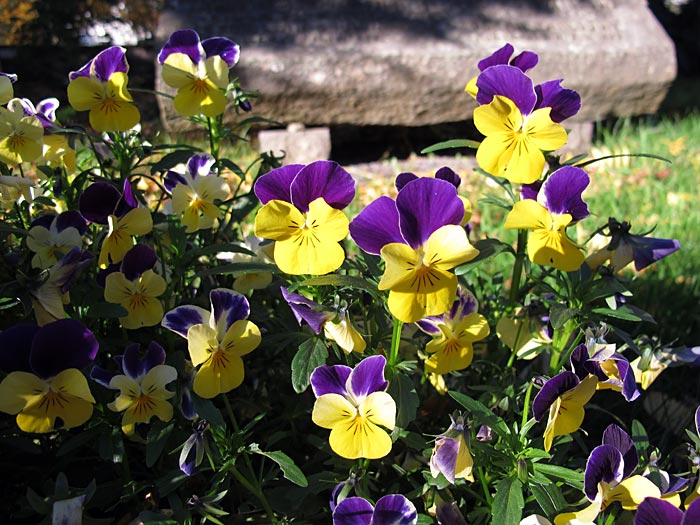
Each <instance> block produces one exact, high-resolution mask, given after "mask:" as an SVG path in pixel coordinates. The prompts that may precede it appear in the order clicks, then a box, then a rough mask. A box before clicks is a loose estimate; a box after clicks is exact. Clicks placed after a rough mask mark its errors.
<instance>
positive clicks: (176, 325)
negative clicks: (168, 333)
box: [162, 305, 209, 338]
mask: <svg viewBox="0 0 700 525" xmlns="http://www.w3.org/2000/svg"><path fill="white" fill-rule="evenodd" d="M205 313H206V314H207V317H205ZM208 323H209V319H208V312H206V310H204V309H202V308H199V307H196V306H190V305H186V306H178V307H177V308H175V309H173V310H170V311H169V312H168V313H167V314H165V316H164V317H163V321H162V325H163V326H164V327H165V328H167V329H168V330H172V331H173V332H175V333H176V334H180V335H181V336H182V337H185V338H186V337H187V331H188V330H189V329H190V328H191V327H192V326H194V325H197V324H204V325H207V324H208Z"/></svg>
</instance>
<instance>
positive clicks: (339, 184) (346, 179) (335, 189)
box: [290, 160, 355, 213]
mask: <svg viewBox="0 0 700 525" xmlns="http://www.w3.org/2000/svg"><path fill="white" fill-rule="evenodd" d="M290 195H291V198H292V204H294V206H296V207H297V208H298V209H299V211H302V212H304V213H305V212H307V211H308V210H309V204H310V203H311V202H313V201H315V200H316V199H318V198H319V197H323V200H325V201H326V203H327V204H328V205H329V206H330V207H332V208H336V209H338V210H342V209H343V208H345V207H346V206H347V205H348V204H350V203H351V202H352V199H353V198H354V197H355V181H354V180H353V178H352V176H351V175H350V174H349V173H348V172H347V171H345V169H343V168H342V167H341V166H340V164H338V163H337V162H334V161H332V160H318V161H316V162H312V163H311V164H307V165H306V166H304V167H303V168H301V169H300V170H299V173H297V175H296V177H294V180H293V181H292V184H291V186H290Z"/></svg>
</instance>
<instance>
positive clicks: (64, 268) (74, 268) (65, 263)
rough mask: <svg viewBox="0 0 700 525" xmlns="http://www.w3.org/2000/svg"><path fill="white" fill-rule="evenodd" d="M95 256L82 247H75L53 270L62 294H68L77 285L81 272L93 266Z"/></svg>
mask: <svg viewBox="0 0 700 525" xmlns="http://www.w3.org/2000/svg"><path fill="white" fill-rule="evenodd" d="M94 260H95V256H94V255H93V254H92V253H90V252H89V251H87V250H83V249H82V248H81V247H80V246H73V248H71V249H70V250H69V251H68V253H66V254H65V255H64V256H63V257H61V259H60V260H59V261H57V263H56V264H55V265H54V266H53V267H52V268H51V270H52V272H53V274H54V275H56V276H57V277H56V284H57V285H59V286H60V290H61V293H66V292H67V291H68V290H70V288H71V287H72V286H73V285H74V284H75V282H76V281H77V279H78V277H79V276H80V274H81V272H82V271H83V270H85V269H86V268H87V267H88V266H90V265H91V264H92V261H94Z"/></svg>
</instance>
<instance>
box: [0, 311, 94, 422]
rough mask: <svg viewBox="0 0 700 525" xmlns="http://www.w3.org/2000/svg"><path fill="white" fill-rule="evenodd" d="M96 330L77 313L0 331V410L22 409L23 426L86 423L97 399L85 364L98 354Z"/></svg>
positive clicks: (15, 411) (19, 415)
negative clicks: (0, 377) (0, 375)
mask: <svg viewBox="0 0 700 525" xmlns="http://www.w3.org/2000/svg"><path fill="white" fill-rule="evenodd" d="M97 348H98V343H97V339H96V338H95V336H94V335H93V333H92V332H91V331H90V330H88V329H87V328H86V327H85V326H84V325H83V324H82V323H80V322H79V321H76V320H75V319H61V320H59V321H55V322H53V323H50V324H47V325H45V326H42V327H41V328H39V327H36V326H28V325H16V326H13V327H11V328H8V329H7V330H4V331H3V332H0V369H2V370H3V371H4V372H7V373H8V375H7V376H6V377H5V379H3V380H2V382H1V383H0V412H5V413H7V414H13V415H14V414H16V415H17V418H16V419H17V426H19V428H20V429H21V430H22V431H24V432H36V433H47V432H51V431H52V430H54V429H56V428H57V427H62V428H73V427H77V426H80V425H82V424H83V423H85V422H86V421H87V420H88V419H90V417H91V416H92V410H93V404H94V403H95V399H94V398H93V397H92V394H91V393H90V387H89V386H88V382H87V379H86V378H85V376H84V375H83V373H82V372H81V369H82V368H84V367H85V366H87V365H88V364H90V363H91V362H92V361H93V360H94V359H95V355H96V354H97Z"/></svg>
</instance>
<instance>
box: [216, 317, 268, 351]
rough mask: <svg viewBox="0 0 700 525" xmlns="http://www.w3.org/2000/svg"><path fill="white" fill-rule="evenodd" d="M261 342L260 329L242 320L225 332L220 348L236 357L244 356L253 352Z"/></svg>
mask: <svg viewBox="0 0 700 525" xmlns="http://www.w3.org/2000/svg"><path fill="white" fill-rule="evenodd" d="M261 340H262V338H261V336H260V329H259V328H258V327H257V325H256V324H255V323H252V322H250V321H248V320H247V319H242V320H239V321H236V322H234V323H233V324H232V325H231V326H230V327H229V329H228V330H227V331H226V334H225V335H224V338H223V340H222V341H221V345H220V346H221V348H222V349H223V350H225V351H226V352H230V353H232V354H234V355H237V356H239V357H240V356H244V355H246V354H249V353H250V352H252V351H253V350H255V349H256V348H257V347H258V346H259V345H260V341H261Z"/></svg>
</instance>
